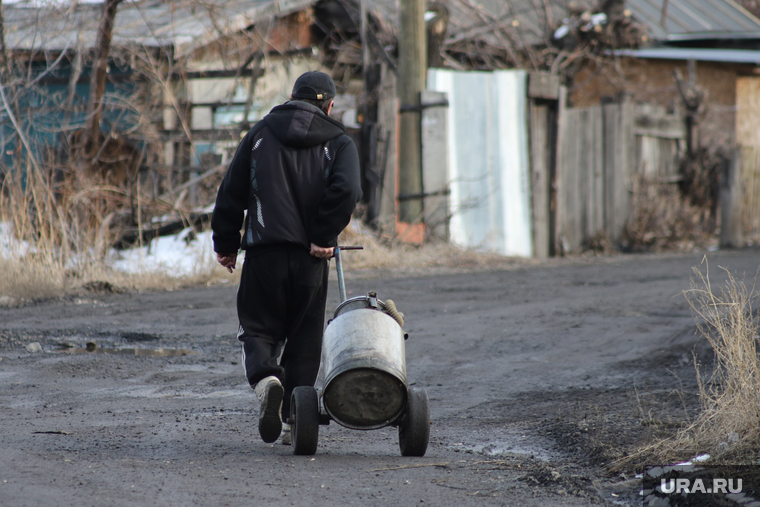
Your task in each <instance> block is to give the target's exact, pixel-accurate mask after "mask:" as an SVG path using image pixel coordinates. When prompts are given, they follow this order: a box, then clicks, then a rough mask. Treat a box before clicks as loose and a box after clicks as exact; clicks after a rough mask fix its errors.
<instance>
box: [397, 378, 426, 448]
mask: <svg viewBox="0 0 760 507" xmlns="http://www.w3.org/2000/svg"><path fill="white" fill-rule="evenodd" d="M428 440H430V408H429V407H428V395H427V392H426V391H425V390H424V389H419V388H416V387H410V388H409V400H408V401H407V404H406V412H405V413H404V415H403V416H402V417H401V421H400V422H399V425H398V445H399V447H400V448H401V455H402V456H424V455H425V451H427V446H428Z"/></svg>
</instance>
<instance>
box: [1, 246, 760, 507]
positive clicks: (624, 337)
mask: <svg viewBox="0 0 760 507" xmlns="http://www.w3.org/2000/svg"><path fill="white" fill-rule="evenodd" d="M703 255H704V254H703V253H693V254H683V255H661V256H617V257H607V258H592V259H575V260H566V259H565V260H555V261H550V262H546V263H542V264H540V265H535V264H528V263H526V264H525V265H520V264H519V263H518V264H517V265H516V266H514V267H512V268H510V269H490V270H489V269H485V270H479V271H476V272H459V273H457V272H450V273H447V274H441V273H438V274H427V275H424V274H423V275H410V274H408V273H407V274H403V273H402V274H400V273H391V272H384V273H374V274H369V275H368V274H367V273H364V276H356V274H354V276H353V277H352V278H351V279H349V280H348V286H349V288H350V289H351V291H352V293H353V295H358V294H361V293H364V292H366V291H368V290H377V291H378V293H379V295H380V297H381V298H392V299H394V300H395V301H396V304H397V306H398V307H399V309H400V310H401V311H403V312H404V313H405V314H406V321H407V324H406V330H407V331H408V332H409V335H410V338H409V340H408V341H407V371H408V377H409V381H410V383H412V384H414V385H416V386H419V387H424V388H425V389H426V390H427V392H428V394H429V396H430V403H431V419H432V427H431V440H430V446H429V448H428V452H427V455H426V456H425V457H424V458H402V457H401V456H400V454H399V450H398V437H397V432H396V430H395V429H394V428H385V429H382V430H375V431H366V432H362V431H355V430H348V429H345V428H342V427H340V426H338V425H336V424H335V423H332V424H330V425H329V426H327V427H325V426H323V427H321V428H320V441H319V449H318V451H317V454H316V455H315V456H311V457H302V456H293V455H292V451H291V448H290V447H287V446H283V445H280V444H274V445H271V444H264V443H262V442H261V441H260V440H259V439H258V437H257V432H256V418H255V411H254V403H253V395H252V393H251V392H250V390H249V388H248V387H247V385H246V384H245V380H244V377H243V373H242V366H241V365H240V364H239V347H238V344H237V342H236V339H235V332H236V319H235V308H234V301H235V291H236V288H235V287H232V286H228V285H220V286H213V287H199V288H192V289H185V290H179V291H174V292H154V293H143V294H138V293H124V294H114V293H107V291H106V293H94V292H90V293H85V294H81V295H78V296H72V297H69V298H66V299H63V300H55V301H47V302H42V303H38V304H34V305H30V306H25V307H22V308H5V309H0V407H1V409H0V427H1V428H2V431H0V481H1V482H0V505H2V506H30V507H36V506H47V505H50V506H84V505H93V506H104V505H108V506H121V505H124V506H143V505H160V506H163V505H166V506H186V505H187V506H190V505H209V506H216V505H220V506H221V505H231V506H238V505H247V506H251V505H254V506H258V505H276V506H288V505H298V506H313V505H330V506H333V505H338V506H340V505H346V506H353V505H372V506H400V505H401V506H406V505H435V506H457V507H463V506H470V505H473V506H474V505H477V506H482V505H519V506H555V505H573V506H575V505H579V506H580V505H637V504H638V505H640V501H641V500H640V497H639V496H638V492H639V490H640V482H639V481H638V480H637V479H635V478H634V477H633V476H632V474H631V473H623V474H619V473H618V474H611V473H610V472H609V465H610V463H611V462H612V461H613V460H614V459H616V458H619V457H620V456H623V455H625V453H626V452H629V451H630V450H631V449H634V448H635V447H636V446H637V445H640V444H641V443H643V442H646V441H647V439H649V438H651V437H652V436H653V435H655V434H657V433H667V432H668V431H672V430H673V428H675V427H677V425H678V424H679V423H680V421H682V420H684V418H685V417H686V416H687V415H688V413H689V412H694V411H695V410H696V408H697V407H698V403H697V402H696V397H695V374H694V367H693V365H692V356H691V351H692V350H694V348H695V344H697V343H698V340H699V337H698V336H697V335H696V334H695V325H694V321H693V318H692V312H691V310H690V309H689V307H688V305H687V302H686V300H685V298H684V297H683V295H682V294H681V292H682V291H683V290H684V289H688V288H689V284H690V276H691V274H692V273H691V270H692V267H693V266H698V265H699V264H700V262H701V261H702V258H703ZM707 257H708V258H709V263H710V270H711V274H712V279H713V283H715V282H717V281H718V280H720V279H723V278H724V276H723V275H722V273H721V272H720V271H719V269H718V266H723V267H726V268H729V269H730V270H731V271H732V272H734V273H735V274H737V275H738V276H739V277H741V278H745V279H747V280H748V281H751V280H752V279H753V278H754V276H755V273H756V270H757V269H758V265H759V264H760V250H758V249H746V250H740V251H729V252H714V253H710V254H708V255H707ZM336 303H337V290H336V288H335V284H334V283H333V284H332V286H331V292H330V301H329V303H328V308H334V306H335V304H336ZM91 341H94V342H96V343H97V345H98V346H99V347H105V348H113V349H118V348H135V347H136V348H140V349H151V350H155V349H159V348H163V349H167V348H171V349H187V350H189V351H191V352H192V354H190V355H185V356H178V357H150V356H135V355H125V354H98V353H87V352H81V353H71V352H66V351H65V349H64V348H62V345H63V344H64V343H66V344H70V345H74V346H76V347H79V348H83V347H85V345H86V343H87V342H91ZM32 342H38V343H39V344H40V345H41V347H42V350H41V351H38V352H29V351H28V350H27V348H26V347H25V346H26V345H28V344H30V343H32ZM696 350H697V354H699V355H701V357H703V358H704V359H705V360H706V361H707V362H709V361H710V360H711V353H710V351H709V350H708V349H707V348H706V347H705V346H704V345H699V346H698V347H697V349H696ZM691 415H693V413H692V414H691Z"/></svg>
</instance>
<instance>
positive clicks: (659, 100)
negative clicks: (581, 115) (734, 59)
mask: <svg viewBox="0 0 760 507" xmlns="http://www.w3.org/2000/svg"><path fill="white" fill-rule="evenodd" d="M676 68H678V69H680V70H681V75H682V76H684V79H686V78H687V76H688V71H687V68H686V62H685V61H677V60H643V59H637V58H621V59H620V60H619V66H617V68H616V67H615V66H614V65H613V64H609V65H607V66H605V67H604V68H599V67H597V66H596V65H594V64H588V65H586V66H585V67H583V68H582V69H581V70H580V71H579V72H578V73H577V74H576V76H575V80H574V83H573V85H572V86H571V87H570V89H569V90H568V92H569V94H568V98H569V105H570V107H586V106H590V105H595V104H599V101H600V99H601V98H602V97H603V96H616V95H617V94H619V93H620V92H625V93H628V94H630V95H631V96H632V97H633V99H634V100H635V101H636V102H642V103H653V104H658V105H660V106H662V107H665V108H666V109H667V110H668V111H669V112H674V113H676V114H678V113H680V112H682V111H683V106H682V104H681V97H680V95H679V93H678V88H677V86H676V81H675V78H674V77H673V72H674V70H675V69H676ZM751 72H752V67H751V66H747V65H737V64H732V63H717V62H697V86H698V87H699V88H700V89H701V90H703V91H704V92H705V93H706V98H705V101H704V104H703V111H702V115H701V121H700V126H701V137H702V144H703V145H704V146H710V147H717V146H720V145H724V146H728V145H730V144H731V143H733V142H734V136H735V120H736V78H737V76H739V75H749V74H751Z"/></svg>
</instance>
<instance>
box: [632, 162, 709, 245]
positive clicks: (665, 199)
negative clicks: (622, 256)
mask: <svg viewBox="0 0 760 507" xmlns="http://www.w3.org/2000/svg"><path fill="white" fill-rule="evenodd" d="M632 205H633V213H632V215H631V218H630V220H629V221H628V223H627V224H626V226H625V228H624V230H623V235H622V241H621V242H622V246H623V249H624V250H626V251H654V252H663V251H689V250H692V249H694V248H695V247H699V248H704V247H706V246H709V245H712V244H717V230H718V229H717V221H716V219H715V217H714V215H713V213H712V211H711V208H710V206H709V205H700V206H697V205H695V204H693V203H692V202H691V200H690V199H689V198H687V197H684V196H683V195H682V193H681V191H680V190H679V188H678V186H676V185H675V184H673V183H662V182H657V181H648V180H647V179H645V178H644V177H643V176H642V177H639V178H637V179H636V180H635V182H634V188H633V204H632Z"/></svg>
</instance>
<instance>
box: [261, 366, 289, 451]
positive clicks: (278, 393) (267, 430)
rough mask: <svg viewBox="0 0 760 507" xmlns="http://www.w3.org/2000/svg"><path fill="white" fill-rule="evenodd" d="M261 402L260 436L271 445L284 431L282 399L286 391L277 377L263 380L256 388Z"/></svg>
mask: <svg viewBox="0 0 760 507" xmlns="http://www.w3.org/2000/svg"><path fill="white" fill-rule="evenodd" d="M254 392H255V393H256V398H258V400H259V407H260V409H259V435H261V439H262V440H263V441H264V442H266V443H268V444H271V443H272V442H274V441H276V440H277V437H279V436H280V432H281V431H282V416H281V411H282V398H283V395H284V393H285V390H284V389H283V388H282V383H280V380H279V379H278V378H277V377H275V376H269V377H266V378H263V379H261V380H260V381H259V383H258V384H256V387H255V388H254Z"/></svg>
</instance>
